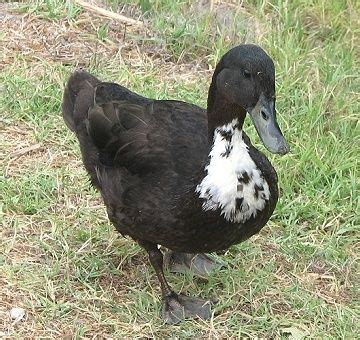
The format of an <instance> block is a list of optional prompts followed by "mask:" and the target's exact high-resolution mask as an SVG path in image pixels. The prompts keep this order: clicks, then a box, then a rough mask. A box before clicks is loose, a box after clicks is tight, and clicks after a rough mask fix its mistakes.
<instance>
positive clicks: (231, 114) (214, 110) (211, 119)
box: [207, 70, 246, 144]
mask: <svg viewBox="0 0 360 340" xmlns="http://www.w3.org/2000/svg"><path fill="white" fill-rule="evenodd" d="M217 74H218V71H217V70H215V72H214V76H213V78H212V82H211V85H210V88H209V94H208V101H207V116H208V136H209V142H210V144H211V143H212V141H213V138H214V132H215V129H216V128H217V127H219V126H224V125H226V124H229V123H230V122H232V121H233V120H234V119H235V118H236V119H237V129H239V130H241V129H242V127H243V124H244V120H245V116H246V110H245V109H244V108H243V107H241V106H239V105H237V104H234V103H231V102H229V101H228V100H227V99H226V98H225V97H224V96H223V95H220V94H219V93H218V92H217V89H216V77H217Z"/></svg>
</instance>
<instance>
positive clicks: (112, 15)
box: [75, 0, 144, 26]
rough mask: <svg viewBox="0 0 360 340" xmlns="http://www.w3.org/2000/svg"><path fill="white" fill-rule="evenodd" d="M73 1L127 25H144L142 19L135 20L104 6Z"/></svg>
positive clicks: (80, 0) (79, 0)
mask: <svg viewBox="0 0 360 340" xmlns="http://www.w3.org/2000/svg"><path fill="white" fill-rule="evenodd" d="M75 3H76V4H78V5H79V6H82V7H84V8H85V9H87V10H89V11H92V12H95V13H97V14H100V15H103V16H106V17H108V18H111V19H115V20H118V21H121V22H124V23H126V24H129V25H137V26H143V25H144V23H143V22H142V21H139V20H135V19H132V18H128V17H126V16H125V15H121V14H118V13H114V12H111V11H108V10H107V9H104V8H101V7H98V6H95V5H92V4H89V3H88V2H86V1H83V0H75Z"/></svg>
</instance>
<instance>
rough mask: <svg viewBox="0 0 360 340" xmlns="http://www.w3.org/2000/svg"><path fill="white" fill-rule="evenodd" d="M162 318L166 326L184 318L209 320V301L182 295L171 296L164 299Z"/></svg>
mask: <svg viewBox="0 0 360 340" xmlns="http://www.w3.org/2000/svg"><path fill="white" fill-rule="evenodd" d="M162 317H163V319H164V321H165V322H166V323H167V324H176V323H179V322H180V321H182V320H184V319H186V318H196V317H200V318H202V319H205V320H207V319H210V317H211V310H210V301H209V300H204V299H200V298H197V297H190V296H186V295H183V294H179V295H177V294H175V293H173V294H171V295H169V296H166V297H165V298H164V305H163V311H162Z"/></svg>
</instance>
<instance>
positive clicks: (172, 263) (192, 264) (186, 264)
mask: <svg viewBox="0 0 360 340" xmlns="http://www.w3.org/2000/svg"><path fill="white" fill-rule="evenodd" d="M164 263H165V266H166V267H167V268H169V270H170V271H171V272H173V273H188V272H191V273H193V274H194V275H197V276H201V277H204V276H208V275H210V274H211V273H213V272H214V271H216V270H219V269H220V268H222V267H225V265H224V264H223V263H221V262H218V261H215V260H214V259H213V258H211V257H210V256H209V255H206V254H188V253H178V252H174V251H171V250H167V251H166V252H165V255H164Z"/></svg>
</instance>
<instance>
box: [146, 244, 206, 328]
mask: <svg viewBox="0 0 360 340" xmlns="http://www.w3.org/2000/svg"><path fill="white" fill-rule="evenodd" d="M139 244H140V245H141V246H143V247H144V248H145V249H146V251H147V252H148V254H149V259H150V263H151V264H152V266H153V267H154V269H155V272H156V275H157V277H158V279H159V281H160V287H161V293H162V298H163V310H162V317H163V319H164V321H165V322H166V323H168V324H175V323H178V322H180V321H181V320H183V319H184V318H188V317H196V316H199V317H201V318H203V319H209V318H210V316H211V312H210V301H207V300H203V299H200V298H195V297H189V296H186V295H183V294H176V293H175V292H174V291H173V290H172V289H171V287H170V286H169V284H168V283H167V281H166V278H165V275H164V272H163V255H162V253H161V251H160V250H159V249H158V248H157V246H156V244H153V243H149V242H146V241H145V242H144V241H140V242H139Z"/></svg>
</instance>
